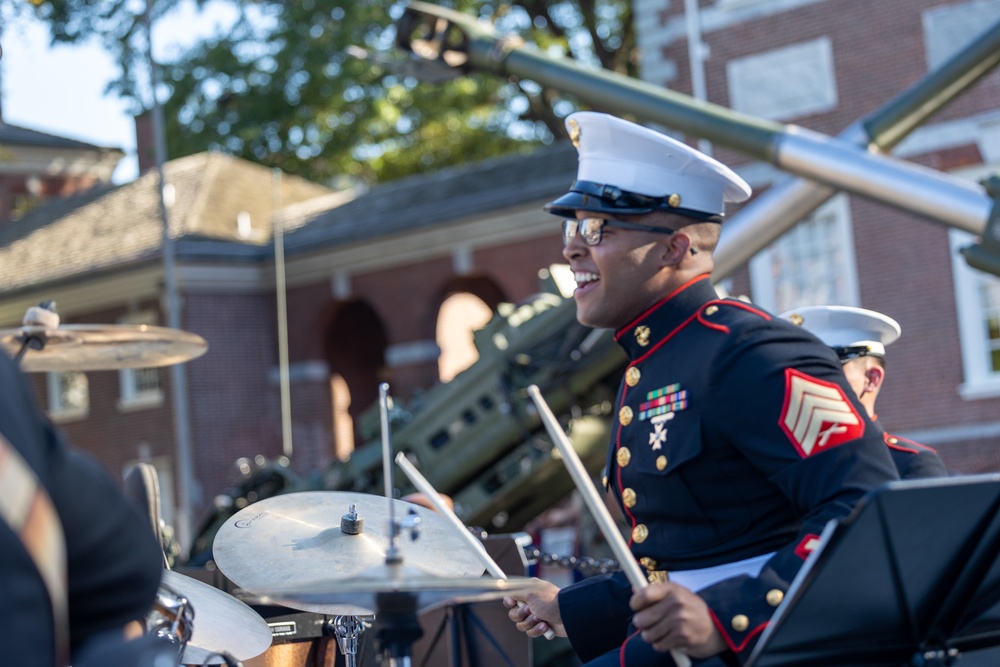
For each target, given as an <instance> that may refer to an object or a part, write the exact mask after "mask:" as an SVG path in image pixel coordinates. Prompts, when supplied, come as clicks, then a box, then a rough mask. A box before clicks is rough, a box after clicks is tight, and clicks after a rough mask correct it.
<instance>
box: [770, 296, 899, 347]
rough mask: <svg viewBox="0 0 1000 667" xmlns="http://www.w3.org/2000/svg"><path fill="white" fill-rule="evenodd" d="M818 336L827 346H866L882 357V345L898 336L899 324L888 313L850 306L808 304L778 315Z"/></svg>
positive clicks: (887, 343)
mask: <svg viewBox="0 0 1000 667" xmlns="http://www.w3.org/2000/svg"><path fill="white" fill-rule="evenodd" d="M778 317H780V318H781V319H784V320H788V321H789V322H791V323H792V324H797V325H799V326H801V327H802V328H803V329H806V330H807V331H809V332H810V333H812V334H813V335H814V336H816V337H817V338H819V339H820V340H821V341H823V343H825V344H826V345H827V346H829V347H843V348H846V347H867V348H868V349H869V352H868V353H869V354H872V355H874V356H878V357H882V356H885V346H886V345H889V344H890V343H892V342H894V341H895V340H896V339H897V338H899V335H900V333H901V332H902V330H901V329H900V327H899V323H898V322H896V320H894V319H892V318H891V317H889V316H888V315H883V314H882V313H879V312H876V311H874V310H867V309H865V308H855V307H853V306H807V307H805V308H795V309H793V310H789V311H787V312H784V313H782V314H781V315H779V316H778Z"/></svg>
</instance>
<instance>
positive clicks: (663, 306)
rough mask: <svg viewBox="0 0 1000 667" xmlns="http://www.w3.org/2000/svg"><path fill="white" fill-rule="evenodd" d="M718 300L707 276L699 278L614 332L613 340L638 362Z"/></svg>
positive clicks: (682, 286)
mask: <svg viewBox="0 0 1000 667" xmlns="http://www.w3.org/2000/svg"><path fill="white" fill-rule="evenodd" d="M718 298H719V295H718V294H716V292H715V287H713V286H712V281H711V279H710V278H709V275H708V274H707V273H706V274H703V275H701V276H698V277H697V278H694V279H692V280H689V281H688V282H686V283H684V284H683V285H681V286H680V287H678V288H677V289H676V290H674V291H673V292H671V293H670V294H669V295H667V296H666V297H665V298H664V299H663V300H661V301H660V302H659V303H657V304H656V305H655V306H653V307H652V308H650V309H649V310H647V311H646V312H645V313H643V314H642V315H640V316H639V317H637V318H636V319H635V320H633V321H632V322H630V323H629V324H627V325H625V326H624V327H622V328H621V329H619V330H618V331H617V332H615V340H616V341H618V344H619V345H621V346H622V347H623V348H625V352H627V353H628V356H629V358H630V359H632V360H635V359H638V358H639V357H641V356H643V355H644V354H646V353H647V352H649V351H650V350H652V349H653V348H654V347H656V345H657V344H658V343H659V342H660V341H662V340H663V339H664V338H666V337H667V336H669V335H670V334H671V333H673V332H674V331H675V330H676V329H677V328H678V327H680V326H681V325H683V324H684V323H685V322H687V321H688V320H690V319H691V317H693V316H694V315H695V314H697V312H698V310H699V309H700V308H701V307H702V306H703V305H705V304H706V303H708V302H709V301H714V300H715V299H718Z"/></svg>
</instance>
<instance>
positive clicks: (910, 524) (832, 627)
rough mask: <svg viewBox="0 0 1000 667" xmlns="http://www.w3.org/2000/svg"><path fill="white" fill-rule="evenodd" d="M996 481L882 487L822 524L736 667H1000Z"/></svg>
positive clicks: (999, 498) (978, 478)
mask: <svg viewBox="0 0 1000 667" xmlns="http://www.w3.org/2000/svg"><path fill="white" fill-rule="evenodd" d="M998 510H1000V475H975V476H968V477H953V478H943V479H928V480H912V481H905V482H891V483H889V484H886V485H885V486H884V487H882V488H880V489H878V490H876V491H874V492H872V493H871V494H869V495H868V496H867V497H866V498H864V499H863V500H862V501H861V502H860V503H859V504H858V507H857V508H856V509H855V511H854V512H853V513H852V514H851V515H850V516H849V517H847V518H845V519H843V520H842V521H839V522H830V524H829V525H828V526H827V528H826V530H825V531H824V533H823V536H822V539H821V541H820V545H819V547H818V548H817V549H816V550H815V551H814V552H813V554H812V555H811V556H810V557H809V561H808V562H807V563H806V564H805V566H804V567H803V568H802V570H801V571H800V572H799V575H798V577H796V579H795V581H794V582H793V583H792V586H791V587H790V588H789V590H788V593H787V594H786V595H785V599H784V601H783V602H782V603H781V605H780V606H779V608H778V610H777V611H776V613H775V615H774V618H773V619H772V622H771V624H770V625H769V626H768V628H767V629H766V630H765V631H764V634H763V635H762V636H761V639H760V641H759V643H758V645H757V647H756V648H755V649H754V652H753V653H752V655H751V656H750V659H749V661H748V662H747V664H746V667H791V666H792V665H794V666H795V667H904V666H905V667H911V666H912V667H951V666H954V667H980V666H983V667H985V666H986V665H990V666H995V665H998V664H1000V561H998V555H1000V512H998Z"/></svg>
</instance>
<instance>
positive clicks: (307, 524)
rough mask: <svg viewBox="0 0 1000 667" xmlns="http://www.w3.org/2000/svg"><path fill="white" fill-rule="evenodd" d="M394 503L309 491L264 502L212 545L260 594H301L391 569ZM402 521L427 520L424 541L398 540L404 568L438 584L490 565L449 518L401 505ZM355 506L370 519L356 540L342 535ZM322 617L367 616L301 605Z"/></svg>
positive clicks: (344, 608) (350, 607)
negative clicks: (306, 587)
mask: <svg viewBox="0 0 1000 667" xmlns="http://www.w3.org/2000/svg"><path fill="white" fill-rule="evenodd" d="M388 503H389V501H388V500H387V499H386V498H384V497H383V496H374V495H368V494H363V493H354V492H348V491H303V492H300V493H286V494H283V495H279V496H273V497H271V498H266V499H264V500H260V501H258V502H256V503H253V504H252V505H248V506H247V507H244V508H243V509H242V510H240V511H239V512H237V513H236V514H234V515H233V516H232V517H230V518H229V519H228V520H227V521H226V523H225V524H223V525H222V527H221V528H220V529H219V531H218V532H217V533H216V536H215V542H214V543H213V546H212V551H213V555H214V558H215V563H216V565H218V566H219V569H220V570H222V572H223V574H225V575H226V576H227V577H229V579H231V580H232V581H233V582H234V583H235V584H236V585H237V586H240V587H241V588H243V589H245V590H246V591H248V592H249V593H252V594H254V595H260V593H261V591H269V592H272V593H274V592H277V591H282V590H293V589H297V587H298V586H300V585H302V584H308V583H310V582H315V581H344V580H350V579H353V578H356V577H358V576H359V575H361V574H362V573H364V572H366V571H368V570H369V569H370V568H373V567H377V566H379V565H382V564H384V563H385V556H386V551H387V550H388V549H389V526H388V524H389V519H388V513H389V505H388ZM392 503H393V512H394V513H395V515H396V518H397V520H398V519H401V518H403V517H405V516H407V514H409V512H410V511H411V510H412V511H413V512H414V513H415V514H416V516H417V517H418V518H419V519H420V524H419V527H418V532H417V536H416V539H411V537H410V534H409V532H408V531H404V532H403V533H402V534H401V535H400V536H399V540H398V551H399V555H400V556H401V557H402V560H403V563H405V564H406V565H407V566H413V567H416V568H419V569H420V570H421V571H423V572H426V573H427V574H429V575H432V576H438V577H478V576H479V575H481V574H482V573H483V571H484V570H485V566H484V565H483V563H482V561H481V560H480V558H479V555H478V554H477V553H476V552H475V550H473V549H471V548H470V547H469V546H468V544H467V543H466V541H465V539H464V538H463V536H462V535H460V534H458V533H457V532H456V530H455V528H454V527H452V525H451V524H450V523H449V522H448V521H447V520H446V519H444V517H441V516H440V515H438V514H436V513H435V512H434V511H432V510H429V509H427V508H425V507H420V506H418V505H414V504H412V503H407V502H404V501H402V500H393V501H392ZM351 505H354V506H355V507H356V510H357V513H358V514H359V515H360V516H361V517H362V518H363V519H364V526H363V530H362V532H360V533H359V534H356V535H352V534H349V533H346V532H344V531H343V530H342V528H341V522H342V518H343V516H344V515H345V514H347V512H348V510H349V508H350V506H351ZM295 608H296V609H303V610H305V611H313V612H316V613H326V614H342V615H352V616H364V615H369V614H371V613H372V612H371V610H370V608H369V607H366V606H364V605H356V604H351V603H344V604H341V603H337V604H318V605H315V606H310V605H298V606H296V607H295Z"/></svg>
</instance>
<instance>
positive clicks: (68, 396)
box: [59, 371, 90, 410]
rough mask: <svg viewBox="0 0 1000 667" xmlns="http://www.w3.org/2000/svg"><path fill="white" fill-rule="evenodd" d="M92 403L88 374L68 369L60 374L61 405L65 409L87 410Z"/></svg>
mask: <svg viewBox="0 0 1000 667" xmlns="http://www.w3.org/2000/svg"><path fill="white" fill-rule="evenodd" d="M89 404H90V389H89V386H88V384H87V376H86V374H84V373H82V372H80V371H67V372H65V373H60V375H59V407H60V408H62V409H64V410H73V409H77V410H86V409H87V407H88V406H89Z"/></svg>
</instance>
